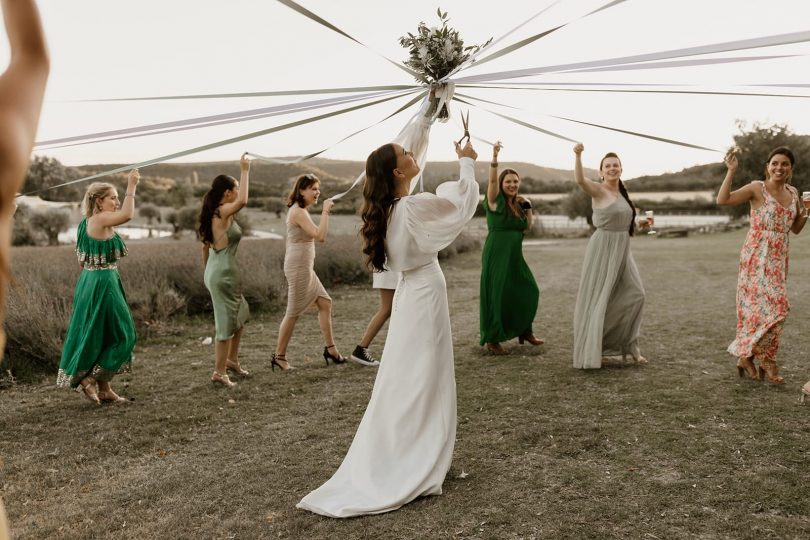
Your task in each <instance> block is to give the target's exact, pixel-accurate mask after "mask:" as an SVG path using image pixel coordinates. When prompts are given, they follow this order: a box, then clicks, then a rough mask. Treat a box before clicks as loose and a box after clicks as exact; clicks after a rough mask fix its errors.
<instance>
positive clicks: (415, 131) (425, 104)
mask: <svg viewBox="0 0 810 540" xmlns="http://www.w3.org/2000/svg"><path fill="white" fill-rule="evenodd" d="M429 109H430V98H429V96H428V93H427V92H426V93H425V94H423V99H422V105H421V106H420V107H419V110H418V111H416V114H414V115H413V116H412V117H411V119H410V120H408V122H407V123H406V124H405V126H404V127H403V128H402V130H400V132H399V133H398V134H397V136H396V137H394V140H393V141H391V142H393V143H397V144H400V145H402V147H403V148H406V149H408V150H410V151H411V152H412V153H413V158H414V160H415V161H416V163H417V164H418V165H419V169H420V170H419V174H418V175H417V176H416V177H415V178H413V179H412V180H411V185H410V186H409V189H408V191H409V192H412V191H413V189H414V188H415V187H416V185H417V183H418V184H419V190H420V191H424V182H423V178H422V173H423V172H424V169H425V163H426V161H427V147H428V142H429V141H428V140H429V136H430V127H431V126H432V125H433V122H435V121H436V117H437V115H438V114H439V109H437V110H436V111H435V112H434V113H433V114H432V115H430V116H427V111H428V110H429ZM365 178H366V173H365V171H363V172H361V173H360V174H359V175H358V176H357V178H356V179H355V180H354V182H353V183H352V185H351V186H349V189H347V190H346V191H344V192H343V193H338V194H337V195H333V196H332V197H331V199H332V200H333V201H337V200H340V199H342V198H343V197H344V196H345V195H346V194H347V193H349V192H350V191H351V190H353V189H354V188H355V187H357V186H358V185H359V184H360V182H363V181H364V180H365Z"/></svg>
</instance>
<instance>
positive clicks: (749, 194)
mask: <svg viewBox="0 0 810 540" xmlns="http://www.w3.org/2000/svg"><path fill="white" fill-rule="evenodd" d="M723 161H724V162H725V164H726V177H725V178H723V183H722V184H720V190H719V191H718V192H717V204H718V205H720V206H736V205H738V204H742V203H746V202H749V201H750V200H751V199H753V198H755V197H756V195H755V191H754V184H747V185H745V186H743V187H741V188H740V189H738V190H736V191H731V182H732V181H733V180H734V174H735V173H736V172H737V166H738V162H737V156H736V154H734V152H733V151H732V150H729V151H728V153H726V157H725V158H724V159H723Z"/></svg>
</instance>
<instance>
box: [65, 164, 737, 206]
mask: <svg viewBox="0 0 810 540" xmlns="http://www.w3.org/2000/svg"><path fill="white" fill-rule="evenodd" d="M120 166H121V165H119V164H99V165H82V166H79V167H76V169H78V170H79V172H80V173H81V174H82V175H87V174H91V173H94V172H99V171H104V170H109V169H114V168H116V167H120ZM501 167H502V168H503V167H510V168H513V169H515V170H517V171H519V172H520V174H521V177H522V181H523V186H522V188H521V189H522V191H523V192H525V193H567V192H568V191H570V190H571V188H572V186H573V176H574V173H573V171H571V170H565V169H553V168H550V167H542V166H539V165H535V164H533V163H524V162H509V161H502V162H501ZM363 168H364V163H363V162H360V161H344V160H334V159H322V158H315V159H311V160H309V161H306V162H302V163H297V164H294V165H279V164H275V163H267V162H263V161H254V162H253V164H252V165H251V176H250V178H251V194H252V195H254V196H256V197H282V196H284V195H285V194H286V193H287V191H288V190H289V189H290V185H291V183H292V182H293V181H294V180H295V178H297V177H298V176H300V175H301V174H306V173H312V174H315V175H317V176H318V177H319V178H320V179H321V181H322V183H323V185H324V188H325V189H324V191H326V193H327V194H329V193H333V192H335V191H338V190H342V189H345V188H347V187H348V186H349V185H350V184H351V183H352V182H353V181H354V179H355V178H356V177H357V175H358V174H360V172H362V170H363ZM724 171H725V168H724V166H723V164H721V163H713V164H708V165H696V166H694V167H689V168H686V169H683V170H681V171H679V172H674V173H665V174H661V175H655V176H641V177H638V178H634V179H630V181H629V182H628V189H629V190H630V191H692V190H706V189H715V188H716V187H717V185H718V183H719V181H720V180H722V178H723V174H724ZM141 173H142V175H144V177H148V178H152V179H171V180H174V182H176V183H178V184H185V185H190V186H191V187H192V189H193V190H194V191H195V192H199V191H202V190H204V189H205V187H206V186H208V185H209V184H210V182H211V180H212V179H213V178H214V177H215V176H217V175H218V174H223V173H224V174H231V175H233V176H236V177H238V176H239V165H238V163H237V162H235V161H229V162H203V163H162V164H157V165H152V166H150V167H148V168H146V169H144V170H143V171H142V172H141ZM457 174H458V164H457V162H455V161H432V162H429V163H428V165H427V167H426V168H425V178H424V181H425V187H426V189H428V190H433V189H434V188H435V187H436V186H437V185H438V184H439V183H441V182H444V181H446V180H449V179H452V178H455V177H456V176H457ZM585 174H586V175H587V176H588V177H590V178H597V177H598V173H597V171H595V170H593V169H586V171H585ZM488 175H489V161H488V160H479V161H478V162H477V163H476V177H477V178H478V179H479V181H480V182H481V184H482V185H483V183H484V182H486V178H487V177H488ZM123 176H124V175H121V178H123ZM357 195H359V193H358V194H357ZM357 195H355V196H353V197H352V198H355V197H356V196H357Z"/></svg>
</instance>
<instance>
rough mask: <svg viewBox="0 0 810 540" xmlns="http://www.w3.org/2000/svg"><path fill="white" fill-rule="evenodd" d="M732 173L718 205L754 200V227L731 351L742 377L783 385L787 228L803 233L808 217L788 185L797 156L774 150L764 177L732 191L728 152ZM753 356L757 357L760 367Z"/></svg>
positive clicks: (745, 251) (733, 161) (745, 252)
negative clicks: (779, 361) (780, 354)
mask: <svg viewBox="0 0 810 540" xmlns="http://www.w3.org/2000/svg"><path fill="white" fill-rule="evenodd" d="M725 163H726V167H727V168H728V172H727V173H726V177H725V179H724V180H723V183H722V185H721V186H720V191H719V192H718V194H717V204H719V205H738V204H743V203H746V202H750V203H751V228H750V229H749V231H748V236H746V238H745V243H744V244H743V247H742V253H740V272H739V276H738V278H737V337H736V338H735V339H734V341H733V342H732V343H731V345H729V346H728V352H730V353H731V354H733V355H734V356H736V357H737V358H738V360H737V370H738V372H739V374H740V377H743V376H745V375H746V374H747V375H748V377H750V378H751V379H754V380H762V379H764V378H765V377H767V378H768V381H770V382H772V383H774V384H783V383H784V382H785V379H784V378H783V377H780V376H779V367H778V366H777V364H776V353H777V351H778V349H779V337H780V336H781V334H782V325H783V324H784V322H785V318H786V317H787V314H788V309H789V305H788V298H787V287H786V285H787V273H788V233H789V232H790V231H793V233H794V234H799V233H800V232H801V230H802V229H803V228H804V224H805V223H806V222H807V209H806V208H805V207H804V206H803V205H802V204H801V201H800V199H799V194H798V192H797V191H796V188H794V187H793V186H791V185H789V182H790V179H791V176H792V175H793V166H794V163H795V158H794V156H793V152H791V151H790V149H789V148H786V147H779V148H776V149H774V150H772V151H771V153H770V155H769V156H768V160H767V161H766V163H765V180H764V181H762V180H756V181H753V182H750V183H749V184H747V185H745V186H743V187H741V188H740V189H738V190H736V191H733V192H732V191H731V182H732V180H733V178H734V173H736V172H737V165H738V164H737V156H736V155H735V154H734V153H733V152H729V153H728V154H726V157H725ZM754 359H757V360H759V368H757V366H755V364H754Z"/></svg>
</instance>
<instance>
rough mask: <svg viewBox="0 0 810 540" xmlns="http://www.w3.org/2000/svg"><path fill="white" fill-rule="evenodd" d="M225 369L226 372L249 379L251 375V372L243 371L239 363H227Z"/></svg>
mask: <svg viewBox="0 0 810 540" xmlns="http://www.w3.org/2000/svg"><path fill="white" fill-rule="evenodd" d="M225 369H226V371H232V372H233V373H235V374H236V375H239V376H240V377H247V376H249V375H250V372H249V371H248V370H246V369H242V366H241V365H240V364H239V362H225Z"/></svg>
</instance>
